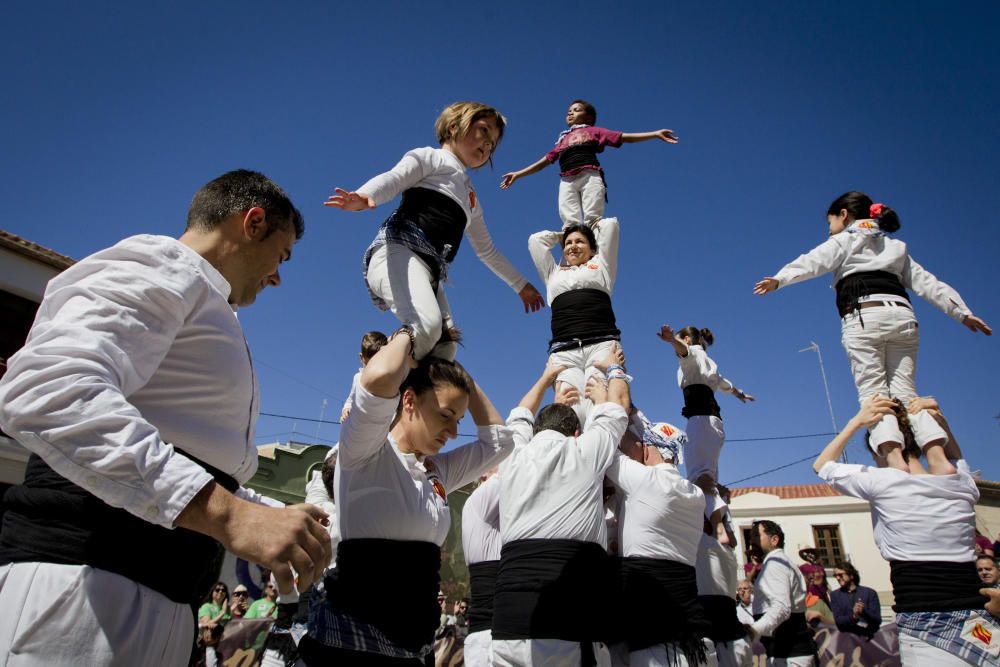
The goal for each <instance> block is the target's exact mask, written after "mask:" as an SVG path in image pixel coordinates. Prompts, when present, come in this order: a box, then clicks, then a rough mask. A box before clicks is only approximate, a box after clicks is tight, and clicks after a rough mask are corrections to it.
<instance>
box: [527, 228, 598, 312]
mask: <svg viewBox="0 0 1000 667" xmlns="http://www.w3.org/2000/svg"><path fill="white" fill-rule="evenodd" d="M594 236H596V237H597V248H595V250H596V254H595V255H594V256H593V257H591V258H590V259H589V260H587V261H586V262H584V263H583V264H580V265H578V266H560V265H559V264H558V263H556V260H555V258H554V257H553V256H552V249H553V248H555V247H556V246H557V245H559V244H560V243H561V242H562V232H547V231H543V232H536V233H534V234H532V235H531V236H530V237H528V252H529V253H531V259H532V261H533V262H534V263H535V268H536V269H537V270H538V276H539V277H540V278H541V279H542V282H544V283H545V291H546V298H547V299H548V302H549V303H550V304H551V303H552V301H553V300H554V299H555V298H556V297H557V296H559V295H560V294H562V293H564V292H569V291H570V290H575V289H598V290H601V291H602V292H607V293H608V294H609V295H610V294H611V290H612V289H614V286H615V278H616V277H617V275H618V219H617V218H605V219H603V220H600V221H599V222H598V223H597V227H596V229H595V230H594Z"/></svg>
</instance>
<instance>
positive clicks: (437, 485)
mask: <svg viewBox="0 0 1000 667" xmlns="http://www.w3.org/2000/svg"><path fill="white" fill-rule="evenodd" d="M424 470H426V471H427V481H428V482H430V483H431V488H432V489H434V493H436V494H437V495H438V497H439V498H441V500H442V502H444V504H445V505H446V506H447V505H448V491H447V490H446V489H445V488H444V484H442V483H441V478H440V477H438V474H437V466H436V465H434V461H431V460H430V459H425V460H424Z"/></svg>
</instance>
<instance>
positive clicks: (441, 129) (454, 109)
mask: <svg viewBox="0 0 1000 667" xmlns="http://www.w3.org/2000/svg"><path fill="white" fill-rule="evenodd" d="M480 118H492V119H493V120H495V121H496V123H497V128H498V129H499V133H498V134H497V144H499V143H500V140H501V139H503V129H504V127H505V126H506V125H507V119H506V118H504V117H503V114H501V113H500V112H499V111H497V110H496V109H494V108H493V107H491V106H487V105H485V104H482V103H480V102H455V103H454V104H449V105H448V106H447V107H445V110H444V111H442V112H441V115H440V116H438V119H437V121H436V122H435V123H434V132H436V133H437V138H438V142H439V143H440V144H441V145H442V146H444V145H445V143H446V142H448V141H451V140H452V139H461V138H462V137H464V136H465V135H466V134H468V133H469V128H470V127H472V124H473V123H475V122H476V121H477V120H479V119H480ZM493 150H496V146H494V147H493Z"/></svg>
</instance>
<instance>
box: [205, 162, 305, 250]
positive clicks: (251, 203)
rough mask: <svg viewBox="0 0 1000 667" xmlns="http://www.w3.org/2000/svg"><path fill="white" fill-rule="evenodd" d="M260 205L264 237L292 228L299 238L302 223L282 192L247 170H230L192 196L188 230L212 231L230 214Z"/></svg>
mask: <svg viewBox="0 0 1000 667" xmlns="http://www.w3.org/2000/svg"><path fill="white" fill-rule="evenodd" d="M256 206H259V207H260V208H262V209H264V216H265V217H264V219H265V221H266V222H267V233H266V234H265V235H264V238H267V237H268V236H270V235H271V234H273V233H274V232H275V231H277V230H279V229H281V230H285V229H288V228H289V227H294V229H295V238H296V240H297V239H300V238H302V234H303V233H304V232H305V221H304V220H303V218H302V214H301V213H300V212H299V210H298V209H297V208H295V206H294V205H293V204H292V200H291V199H289V198H288V195H287V194H285V191H284V190H282V189H281V188H280V187H278V185H277V184H276V183H275V182H274V181H272V180H271V179H269V178H268V177H267V176H265V175H264V174H262V173H260V172H257V171H250V170H248V169H236V170H235V171H230V172H227V173H225V174H223V175H222V176H219V177H218V178H216V179H215V180H212V181H209V182H208V183H206V184H205V185H203V186H202V187H201V189H200V190H198V192H196V193H194V198H193V199H192V200H191V206H190V207H188V215H187V228H188V229H198V230H201V231H206V232H207V231H211V230H213V229H215V228H216V227H217V226H218V225H219V223H221V222H222V221H223V220H225V219H226V218H228V217H229V216H231V215H235V214H237V213H243V212H244V211H249V210H250V209H252V208H254V207H256Z"/></svg>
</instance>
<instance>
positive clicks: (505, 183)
mask: <svg viewBox="0 0 1000 667" xmlns="http://www.w3.org/2000/svg"><path fill="white" fill-rule="evenodd" d="M518 178H520V177H519V176H518V175H517V172H516V171H511V172H508V173H506V174H504V175H503V178H501V179H500V189H501V190H506V189H507V188H509V187H510V186H512V185H514V181H516V180H517V179H518Z"/></svg>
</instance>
